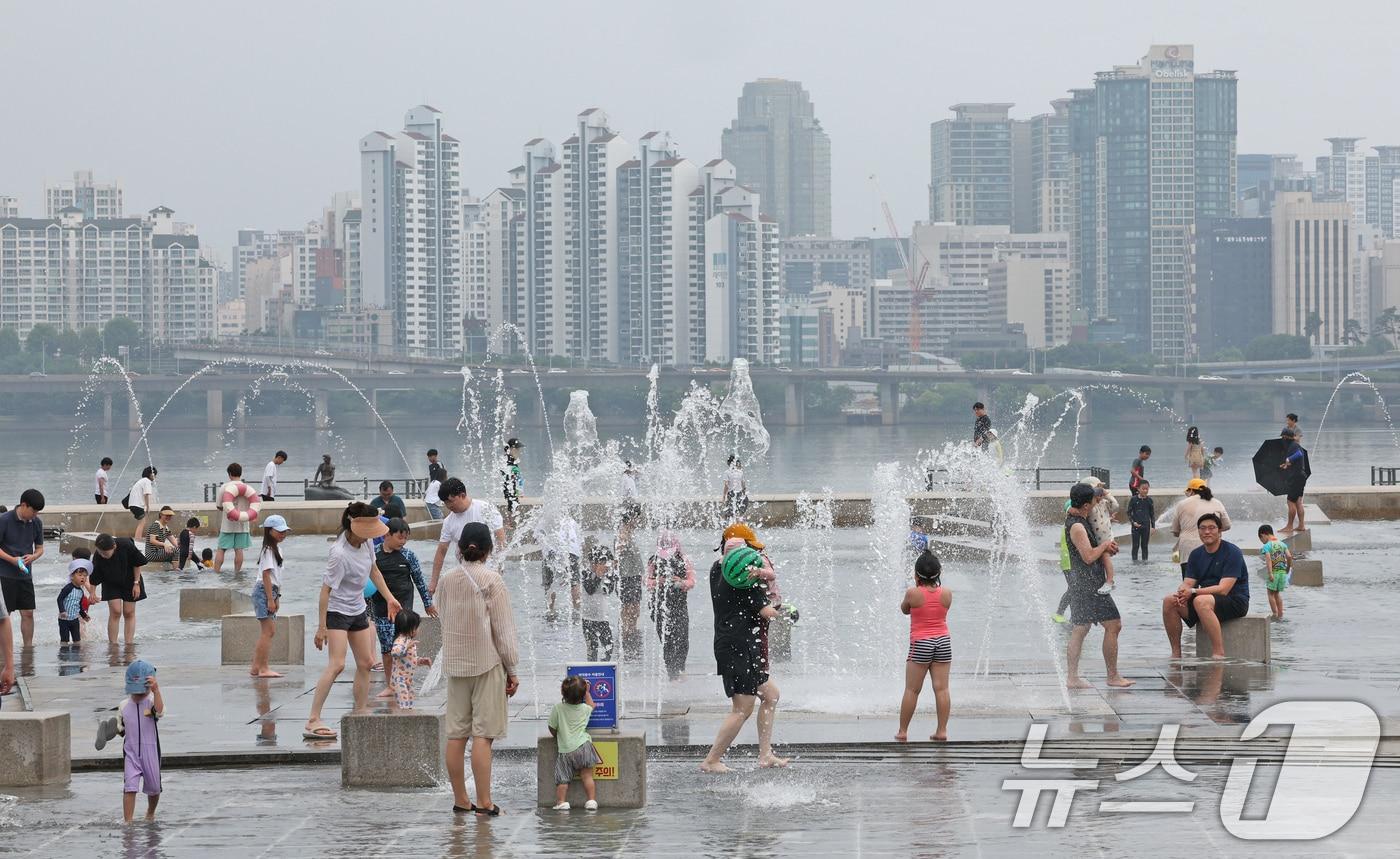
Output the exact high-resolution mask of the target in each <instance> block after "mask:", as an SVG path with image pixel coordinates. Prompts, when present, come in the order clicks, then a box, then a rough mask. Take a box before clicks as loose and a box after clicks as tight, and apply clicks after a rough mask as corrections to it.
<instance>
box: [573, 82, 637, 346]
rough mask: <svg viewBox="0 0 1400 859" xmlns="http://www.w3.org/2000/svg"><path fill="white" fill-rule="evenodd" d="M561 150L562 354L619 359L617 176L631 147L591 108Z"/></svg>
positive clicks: (595, 109) (583, 115)
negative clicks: (563, 318)
mask: <svg viewBox="0 0 1400 859" xmlns="http://www.w3.org/2000/svg"><path fill="white" fill-rule="evenodd" d="M562 150H563V152H562V158H561V164H560V166H561V167H562V171H563V174H564V232H565V240H564V282H565V304H564V317H565V320H566V323H567V324H566V326H565V332H564V334H565V342H566V344H567V349H566V353H565V354H568V355H570V356H572V357H576V358H583V359H585V360H604V361H617V360H618V357H619V354H618V353H619V351H620V345H621V337H620V332H621V326H620V325H619V319H618V316H619V307H618V300H617V299H618V297H617V295H616V284H617V272H618V265H617V231H616V224H617V183H616V175H617V168H618V167H620V166H622V164H623V162H625V161H627V160H628V159H629V158H630V157H631V154H632V153H631V148H630V147H629V146H628V145H627V142H626V141H625V140H623V139H622V138H621V137H619V136H618V135H617V134H615V133H614V132H613V131H612V129H610V128H609V127H608V115H607V114H606V113H604V112H603V111H601V110H599V109H598V108H589V109H588V110H585V111H584V112H583V113H580V114H579V115H578V125H577V132H576V133H575V134H574V136H572V137H570V138H569V139H568V140H565V141H564V145H563V147H562Z"/></svg>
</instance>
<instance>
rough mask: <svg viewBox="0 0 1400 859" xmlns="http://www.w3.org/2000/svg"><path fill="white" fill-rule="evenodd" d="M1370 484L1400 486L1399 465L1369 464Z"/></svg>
mask: <svg viewBox="0 0 1400 859" xmlns="http://www.w3.org/2000/svg"><path fill="white" fill-rule="evenodd" d="M1371 485H1372V486H1400V467H1396V466H1391V465H1373V466H1371Z"/></svg>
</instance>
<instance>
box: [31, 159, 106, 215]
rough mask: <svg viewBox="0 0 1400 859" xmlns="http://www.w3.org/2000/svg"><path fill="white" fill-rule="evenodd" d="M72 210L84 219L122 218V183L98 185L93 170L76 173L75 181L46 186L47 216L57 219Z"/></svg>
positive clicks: (45, 209)
mask: <svg viewBox="0 0 1400 859" xmlns="http://www.w3.org/2000/svg"><path fill="white" fill-rule="evenodd" d="M69 207H72V208H76V209H78V210H79V211H80V212H82V213H83V217H85V218H94V219H96V218H102V219H112V218H120V217H122V216H123V213H124V212H125V207H124V203H123V201H122V186H121V183H115V184H112V185H99V184H97V183H96V182H95V181H94V180H93V178H92V171H91V170H75V171H73V181H72V182H59V183H56V184H46V185H44V213H45V214H44V217H46V218H57V217H58V214H59V212H62V211H63V210H64V209H67V208H69Z"/></svg>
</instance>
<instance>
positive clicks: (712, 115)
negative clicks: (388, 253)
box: [0, 0, 1400, 258]
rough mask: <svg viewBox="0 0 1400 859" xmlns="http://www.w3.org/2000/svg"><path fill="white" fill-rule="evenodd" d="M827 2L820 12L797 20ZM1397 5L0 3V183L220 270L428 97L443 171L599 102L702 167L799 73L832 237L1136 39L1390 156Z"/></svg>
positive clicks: (354, 179)
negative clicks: (782, 81) (92, 185)
mask: <svg viewBox="0 0 1400 859" xmlns="http://www.w3.org/2000/svg"><path fill="white" fill-rule="evenodd" d="M818 9H824V10H829V11H824V12H822V13H821V14H816V10H818ZM1397 10H1400V4H1397V3H1395V2H1394V0H1352V2H1349V3H1345V4H1341V5H1339V6H1337V7H1335V8H1334V9H1331V8H1330V7H1326V6H1319V5H1318V4H1317V3H1316V2H1306V3H1303V2H1292V0H1276V2H1272V3H1260V2H1257V0H1256V2H1251V3H1228V2H1221V0H1215V2H1197V0H1177V2H1172V3H1158V4H1155V5H1153V6H1150V7H1149V6H1146V5H1145V4H1140V3H1133V2H1123V0H1116V2H1061V3H1049V2H1016V3H985V2H966V3H950V2H936V3H930V2H927V0H925V2H914V3H881V2H863V3H846V4H841V5H837V4H834V3H812V2H805V3H799V2H791V3H789V2H782V3H778V2H761V0H745V2H728V0H710V2H705V3H694V4H686V5H681V4H677V3H666V2H662V3H656V2H650V3H640V2H631V1H630V0H626V2H623V0H605V2H601V3H588V4H583V3H564V2H548V0H535V2H530V3H519V2H499V3H469V2H451V3H449V2H441V3H438V2H432V3H429V2H411V1H410V0H380V2H374V3H368V2H336V3H331V2H300V0H297V2H287V1H286V0H282V2H217V1H216V0H198V2H179V3H176V2H101V3H98V2H92V3H56V2H50V0H23V2H20V0H0V57H3V58H4V65H5V68H6V70H7V74H6V78H7V83H6V85H5V86H4V87H3V88H0V105H2V106H3V111H2V112H0V116H4V118H5V123H4V131H5V133H4V134H3V137H0V194H13V195H18V196H19V197H20V200H21V206H22V209H21V211H22V213H23V214H26V215H42V214H43V212H42V206H43V197H42V189H43V184H44V181H45V180H46V179H49V180H63V179H67V178H69V177H70V174H71V173H72V171H73V170H75V169H78V168H92V169H94V170H95V171H96V172H97V174H98V178H99V181H101V180H110V179H114V178H115V179H120V180H121V182H122V183H123V184H124V186H125V188H126V194H127V197H126V199H127V206H128V208H129V209H130V210H132V211H143V210H145V209H148V208H150V207H152V206H154V205H155V204H157V203H163V204H165V205H168V206H171V207H172V208H174V209H175V210H176V214H177V217H179V218H181V219H184V220H191V221H194V222H195V223H197V224H198V225H199V227H200V233H201V236H202V238H203V240H204V242H205V243H206V244H212V245H213V246H215V247H216V248H218V249H219V251H220V252H221V255H222V258H227V255H228V247H229V246H230V245H231V244H232V243H233V239H234V231H235V230H236V229H238V228H239V227H244V226H255V227H261V228H287V227H297V226H300V225H302V224H304V223H305V221H307V220H308V219H310V218H313V217H318V216H319V215H320V212H321V208H322V206H323V205H324V204H325V203H326V201H327V200H328V198H329V196H330V194H331V193H332V192H333V191H337V190H349V189H355V190H358V184H359V172H358V171H359V158H358V151H357V142H358V140H359V138H360V137H361V136H362V135H364V134H365V133H367V132H369V131H372V130H374V129H383V130H386V131H396V130H398V129H400V128H401V127H402V120H403V114H404V112H405V110H407V109H408V108H409V107H411V106H413V105H414V104H418V103H422V102H426V103H428V104H431V105H433V106H435V107H437V108H438V109H440V110H442V111H443V112H444V113H445V114H446V119H447V129H448V132H449V133H451V134H452V135H453V136H455V137H457V138H458V139H459V140H461V141H462V176H463V182H464V183H465V184H466V185H467V186H468V187H470V188H471V190H472V191H473V192H485V191H487V190H489V189H490V188H492V187H495V186H497V185H500V184H504V182H505V180H506V177H505V171H506V170H508V169H509V168H510V167H512V166H514V165H516V164H517V163H519V161H520V148H521V144H522V143H524V141H525V140H527V139H529V138H531V137H534V136H543V137H547V138H549V139H551V140H553V141H555V142H556V143H558V142H559V141H561V140H562V139H563V138H565V137H566V136H568V134H569V133H570V129H571V126H572V123H573V118H574V116H575V115H576V114H577V113H578V112H579V111H580V110H582V109H583V108H586V107H595V106H596V107H601V108H603V109H604V110H606V111H607V112H608V113H609V115H610V116H611V118H612V120H613V126H614V128H616V129H617V130H618V131H619V132H620V133H622V134H623V136H624V137H626V138H628V139H629V140H633V141H635V140H636V139H637V138H638V137H639V136H641V135H642V134H643V133H645V132H646V131H649V130H653V129H661V130H668V131H670V132H671V133H672V135H673V137H674V138H675V140H676V141H677V142H678V143H679V145H680V147H681V152H682V154H683V155H685V156H686V157H689V158H692V159H696V160H698V161H705V160H708V159H709V158H712V157H715V156H717V155H719V138H720V130H721V129H722V128H724V127H725V126H726V125H727V124H728V123H729V121H730V120H731V119H732V118H733V116H734V112H735V100H736V99H737V97H738V95H739V91H740V88H741V86H742V85H743V83H744V82H745V81H747V80H751V79H753V78H757V77H761V76H771V77H785V78H790V79H795V80H799V81H801V82H802V83H803V84H804V85H805V86H806V88H807V90H808V92H810V93H811V96H812V98H813V100H814V102H815V104H816V110H817V116H818V117H819V118H820V120H821V122H822V124H823V126H825V128H826V130H827V132H828V134H829V135H830V136H831V163H832V188H833V206H832V208H833V213H832V214H833V222H834V229H835V230H836V231H837V232H838V234H842V235H869V234H871V231H872V226H875V225H878V232H879V234H881V235H883V234H884V226H883V222H882V219H881V218H880V215H879V209H878V204H877V202H876V200H875V197H874V194H873V192H872V190H871V186H870V183H869V179H868V177H869V175H870V174H871V173H876V174H878V175H879V177H880V181H881V184H882V185H883V187H884V189H885V193H886V194H887V195H888V196H889V198H890V203H891V205H892V207H893V209H894V212H895V216H896V217H897V218H898V220H899V222H900V224H901V228H902V229H905V230H907V228H908V225H909V224H911V223H912V222H913V221H914V220H915V219H916V218H926V217H927V215H928V202H927V184H928V180H929V153H928V125H929V122H931V121H933V120H937V119H941V118H944V117H945V116H947V115H948V114H947V107H948V106H949V105H951V104H953V103H955V102H960V101H1008V102H1015V103H1016V108H1015V109H1014V111H1013V115H1015V116H1018V117H1028V116H1031V115H1033V114H1035V113H1041V112H1044V111H1046V110H1048V109H1049V107H1048V103H1049V101H1050V100H1051V99H1053V98H1058V97H1061V96H1063V95H1065V92H1066V90H1068V89H1070V88H1073V87H1082V86H1087V85H1090V84H1091V82H1092V80H1093V73H1094V72H1095V71H1099V70H1102V69H1106V68H1109V67H1111V66H1113V65H1114V64H1125V63H1134V62H1136V61H1137V60H1138V58H1139V57H1141V56H1142V55H1143V54H1144V53H1145V52H1146V49H1147V46H1148V45H1149V44H1152V43H1191V44H1194V45H1195V46H1196V68H1197V69H1198V70H1206V69H1234V70H1236V71H1237V72H1238V73H1239V77H1240V84H1239V103H1240V111H1239V113H1240V116H1239V120H1240V133H1239V148H1240V151H1241V152H1257V151H1270V152H1295V153H1298V154H1300V155H1302V156H1304V157H1305V158H1307V159H1308V160H1309V161H1310V159H1311V158H1312V157H1313V156H1314V155H1318V154H1321V153H1322V152H1323V151H1324V149H1325V147H1326V144H1325V143H1324V142H1323V138H1325V137H1329V136H1343V135H1346V136H1364V137H1365V138H1366V143H1370V144H1386V143H1400V110H1397V109H1396V107H1397V105H1400V52H1397V51H1396V50H1395V34H1396V32H1397V24H1400V11H1397Z"/></svg>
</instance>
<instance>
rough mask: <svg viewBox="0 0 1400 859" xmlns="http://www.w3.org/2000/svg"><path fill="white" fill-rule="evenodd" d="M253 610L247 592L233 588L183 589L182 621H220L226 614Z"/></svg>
mask: <svg viewBox="0 0 1400 859" xmlns="http://www.w3.org/2000/svg"><path fill="white" fill-rule="evenodd" d="M252 610H253V599H252V597H250V596H249V595H248V593H247V592H246V591H237V590H234V589H233V588H181V589H180V620H219V619H220V618H222V617H223V616H224V615H226V614H238V613H240V612H248V611H252Z"/></svg>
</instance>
